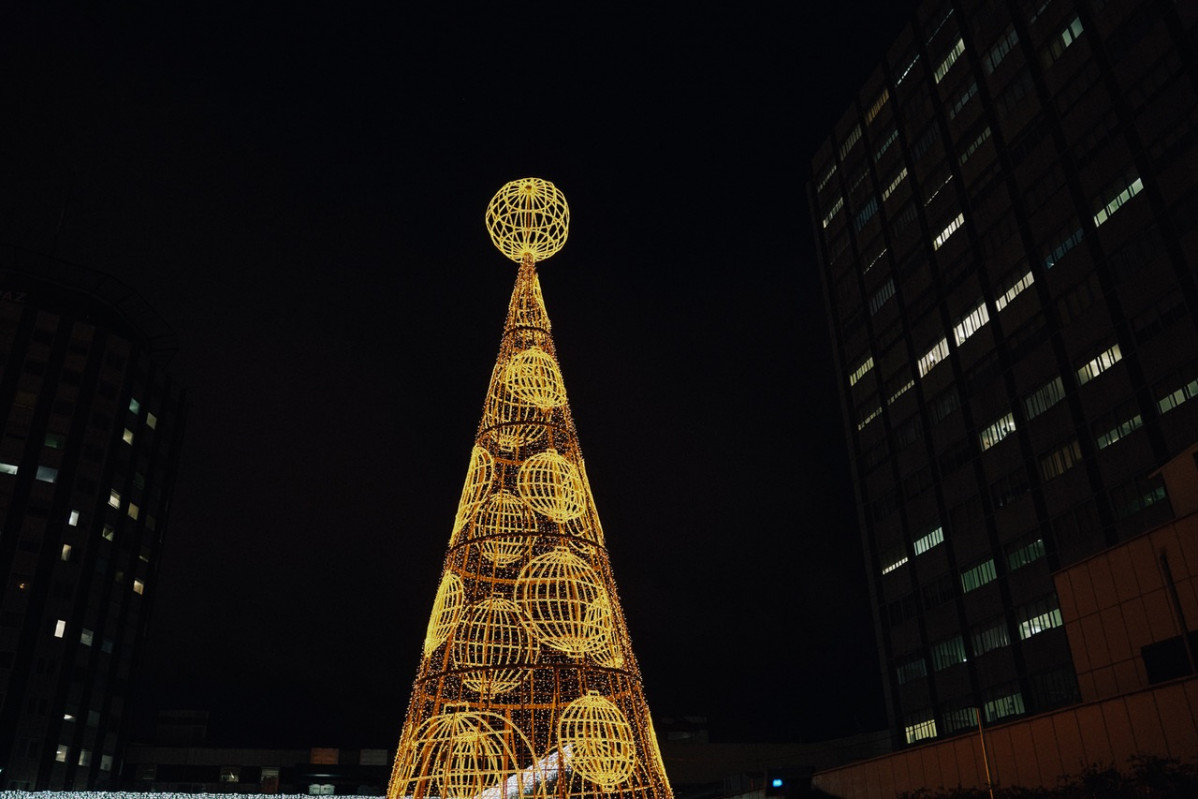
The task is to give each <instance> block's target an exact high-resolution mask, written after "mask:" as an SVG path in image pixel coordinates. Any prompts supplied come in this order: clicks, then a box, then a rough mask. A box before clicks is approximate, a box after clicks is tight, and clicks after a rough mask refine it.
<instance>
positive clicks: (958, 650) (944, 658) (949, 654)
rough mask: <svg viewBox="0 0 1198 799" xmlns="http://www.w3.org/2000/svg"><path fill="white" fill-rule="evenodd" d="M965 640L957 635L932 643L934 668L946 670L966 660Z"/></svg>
mask: <svg viewBox="0 0 1198 799" xmlns="http://www.w3.org/2000/svg"><path fill="white" fill-rule="evenodd" d="M965 659H966V658H965V641H964V639H962V638H961V636H959V635H957V636H954V637H952V638H947V639H945V640H943V641H937V642H936V643H934V644H932V668H934V669H935V670H936V671H944V670H945V669H947V668H949V667H950V666H955V665H957V664H958V663H964V662H965Z"/></svg>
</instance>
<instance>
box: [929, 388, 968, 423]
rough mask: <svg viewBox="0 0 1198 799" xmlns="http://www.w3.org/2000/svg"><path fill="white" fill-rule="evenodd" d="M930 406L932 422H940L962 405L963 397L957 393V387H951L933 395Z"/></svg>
mask: <svg viewBox="0 0 1198 799" xmlns="http://www.w3.org/2000/svg"><path fill="white" fill-rule="evenodd" d="M929 406H930V411H931V414H932V423H933V424H939V423H940V422H943V421H944V420H945V419H947V418H948V417H950V416H952V415H953V413H954V412H955V411H956V410H957V409H958V408H960V407H961V397H960V396H959V395H958V394H957V392H956V389H954V388H952V387H949V388H947V389H945V390H944V391H943V392H941V393H940V394H937V395H936V396H935V397H933V398H932V400H931V402H930V403H929Z"/></svg>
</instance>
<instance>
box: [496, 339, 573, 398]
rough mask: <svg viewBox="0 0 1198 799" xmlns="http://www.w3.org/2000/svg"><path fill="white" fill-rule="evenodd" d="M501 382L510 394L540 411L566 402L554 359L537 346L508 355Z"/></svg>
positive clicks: (559, 371)
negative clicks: (510, 356)
mask: <svg viewBox="0 0 1198 799" xmlns="http://www.w3.org/2000/svg"><path fill="white" fill-rule="evenodd" d="M504 382H506V383H507V387H508V390H509V391H511V392H512V396H514V397H516V398H517V399H519V400H522V401H524V402H527V403H528V404H530V405H535V406H537V407H538V408H540V409H541V410H546V411H547V410H549V409H550V408H556V407H558V406H560V405H564V404H565V403H566V389H565V386H563V385H562V373H561V370H559V369H558V368H557V361H555V360H554V359H553V356H552V355H550V354H549V353H547V352H545V351H544V350H543V349H541V348H540V347H530V348H529V349H526V350H525V351H524V352H520V353H517V354H516V355H514V356H512V359H511V360H510V361H509V362H508V365H507V369H505V370H504Z"/></svg>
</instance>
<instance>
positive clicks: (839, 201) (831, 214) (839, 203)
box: [823, 197, 844, 228]
mask: <svg viewBox="0 0 1198 799" xmlns="http://www.w3.org/2000/svg"><path fill="white" fill-rule="evenodd" d="M843 207H844V198H843V197H837V198H836V202H834V203H833V204H832V210H831V211H828V213H827V215H826V216H825V217H824V220H823V225H824V227H825V228H826V227H827V226H828V225H830V224H831V223H832V220H833V219H835V218H836V215H837V214H838V213H840V209H841V208H843Z"/></svg>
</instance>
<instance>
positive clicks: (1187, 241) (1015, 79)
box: [808, 0, 1198, 745]
mask: <svg viewBox="0 0 1198 799" xmlns="http://www.w3.org/2000/svg"><path fill="white" fill-rule="evenodd" d="M1196 29H1198V5H1196V4H1192V3H1173V2H1167V0H1118V1H1117V0H1000V2H995V3H965V2H960V1H959V0H928V1H927V2H924V3H922V4H920V6H919V7H918V9H917V10H916V11H915V13H914V15H913V20H912V23H911V24H910V25H909V26H908V27H907V28H906V30H904V31H903V32H902V34H901V35H900V36H899V38H898V40H897V41H896V42H895V43H894V45H893V47H891V49H890V51H889V52H888V53H887V54H886V55H885V57H884V58H883V59H882V63H881V64H880V65H879V67H878V68H877V69H876V70H875V71H874V72H873V74H872V75H871V77H870V78H869V80H868V81H867V83H866V85H865V86H864V87H863V89H862V90H861V92H860V94H859V97H858V99H857V101H856V102H855V103H854V104H853V106H852V107H851V108H850V110H849V111H848V112H847V113H846V114H845V115H844V116H843V118H842V119H841V120H840V122H839V123H838V124H837V125H836V126H835V128H834V131H833V134H832V136H831V137H830V138H829V139H828V140H827V141H826V143H825V144H824V145H823V146H822V147H821V148H820V150H819V152H818V153H817V154H816V156H815V158H814V160H813V162H812V174H811V183H810V186H809V189H808V193H809V199H810V203H811V206H812V209H813V216H814V226H815V235H816V239H817V246H818V252H819V256H820V261H821V270H822V274H823V279H824V286H825V297H826V302H827V307H828V312H829V315H830V324H831V330H832V338H833V341H834V345H833V349H834V358H835V362H836V366H837V368H838V369H839V373H840V383H841V392H842V400H843V410H844V417H845V423H846V430H847V436H848V439H849V445H850V449H851V461H852V471H853V480H854V483H855V487H856V493H857V498H858V510H859V520H860V525H861V530H862V535H863V539H864V544H865V551H866V560H867V569H868V575H869V584H870V591H871V597H872V600H873V605H874V608H875V618H876V624H877V632H878V644H879V648H880V651H881V658H882V667H883V674H884V682H885V688H886V698H887V703H888V711H889V714H890V718H891V727H892V729H893V731H894V735H895V739H896V743H897V744H898V745H905V744H911V743H914V742H916V741H921V740H924V739H930V738H937V737H944V736H948V735H953V734H957V733H961V732H964V731H967V730H969V729H973V728H975V727H976V721H975V710H976V711H978V712H980V715H981V717H982V720H983V722H991V723H992V722H997V721H999V720H1000V719H1011V718H1016V717H1019V716H1022V715H1025V714H1033V713H1038V712H1041V711H1045V710H1049V709H1052V708H1056V707H1061V706H1063V705H1067V704H1070V703H1072V702H1075V701H1077V700H1078V698H1079V691H1078V682H1077V676H1076V672H1075V669H1074V664H1073V662H1072V658H1071V654H1070V647H1069V644H1068V642H1067V640H1066V637H1065V631H1064V629H1063V628H1062V626H1061V624H1062V621H1061V612H1060V608H1059V605H1058V597H1057V595H1056V593H1055V591H1054V583H1053V579H1052V574H1053V572H1055V571H1057V570H1058V569H1061V568H1063V567H1065V566H1068V565H1069V564H1072V563H1076V562H1078V561H1079V560H1081V559H1082V558H1085V557H1087V556H1090V555H1092V554H1094V553H1096V552H1098V551H1100V550H1103V549H1105V548H1107V547H1110V546H1113V545H1115V544H1117V543H1118V542H1120V541H1123V540H1126V539H1128V538H1129V537H1132V536H1135V535H1137V534H1139V533H1141V532H1142V531H1144V530H1146V529H1148V528H1150V527H1153V526H1156V525H1159V524H1161V523H1162V522H1164V521H1167V520H1168V519H1169V518H1170V517H1171V515H1172V510H1171V507H1170V502H1169V498H1168V496H1167V493H1166V490H1165V487H1164V483H1163V482H1162V480H1161V478H1160V477H1159V475H1158V474H1156V470H1157V469H1158V468H1159V467H1160V466H1161V465H1162V464H1164V463H1165V462H1166V461H1168V460H1169V459H1170V457H1171V456H1173V455H1176V454H1177V453H1179V452H1182V451H1184V450H1185V449H1186V447H1187V446H1188V445H1190V444H1192V443H1193V442H1194V441H1195V440H1196V439H1198V401H1194V402H1191V400H1192V399H1194V398H1195V397H1196V396H1198V330H1196V328H1195V314H1196V312H1198V282H1196V279H1195V275H1196V273H1198V146H1196V144H1198V91H1196V86H1198V62H1196V58H1195V41H1196V37H1195V32H1196ZM1128 578H1129V576H1128V575H1116V577H1115V579H1116V580H1122V579H1128Z"/></svg>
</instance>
